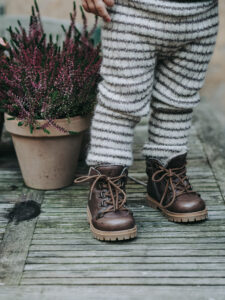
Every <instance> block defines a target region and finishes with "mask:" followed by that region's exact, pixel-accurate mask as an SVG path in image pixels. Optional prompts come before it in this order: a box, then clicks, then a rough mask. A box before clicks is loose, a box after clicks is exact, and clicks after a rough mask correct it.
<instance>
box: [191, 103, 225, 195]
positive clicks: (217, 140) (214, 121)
mask: <svg viewBox="0 0 225 300" xmlns="http://www.w3.org/2000/svg"><path fill="white" fill-rule="evenodd" d="M195 118H196V119H197V121H198V122H195V126H196V128H197V131H198V134H199V136H200V138H201V140H202V144H203V146H204V151H205V152H206V154H207V157H208V159H209V162H210V166H211V167H212V170H213V173H214V174H215V177H216V179H217V182H218V185H219V187H220V190H221V191H222V194H223V197H224V198H225V168H224V165H225V151H224V149H225V128H224V124H222V123H221V122H219V120H218V118H217V116H216V114H215V111H214V109H213V107H212V104H210V103H208V102H206V101H204V102H203V103H202V105H201V106H200V107H198V109H197V111H196V115H195Z"/></svg>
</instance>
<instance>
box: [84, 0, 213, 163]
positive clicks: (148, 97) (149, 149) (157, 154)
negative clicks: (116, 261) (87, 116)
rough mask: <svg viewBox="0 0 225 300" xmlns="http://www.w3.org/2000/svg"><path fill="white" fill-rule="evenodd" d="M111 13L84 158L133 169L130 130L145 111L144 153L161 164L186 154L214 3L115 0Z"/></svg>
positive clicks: (210, 48) (209, 51)
mask: <svg viewBox="0 0 225 300" xmlns="http://www.w3.org/2000/svg"><path fill="white" fill-rule="evenodd" d="M108 11H109V14H110V16H111V20H112V21H111V22H110V23H104V25H103V27H102V55H103V60H102V64H101V68H100V74H101V76H102V80H101V81H100V83H99V84H98V94H97V100H98V103H97V105H96V107H95V112H94V117H93V119H92V125H91V140H90V145H89V150H88V156H87V159H86V163H87V164H88V165H100V164H112V165H125V166H130V165H131V164H132V161H133V155H132V143H133V135H134V128H135V126H136V124H137V123H138V122H139V121H140V119H141V117H143V116H147V115H150V118H149V126H148V138H147V140H146V142H145V144H144V146H143V154H144V155H145V156H148V157H151V158H156V159H158V160H160V161H161V163H162V164H163V165H166V163H167V162H168V161H169V160H170V159H171V158H172V157H175V156H177V155H179V154H182V153H186V152H187V141H188V135H189V130H190V128H191V122H192V114H193V108H194V107H195V106H196V105H197V104H198V103H199V100H200V96H199V90H200V89H201V87H202V85H203V83H204V79H205V74H206V71H207V68H208V64H209V61H210V58H211V56H212V53H213V50H214V46H215V42H216V36H217V30H218V2H217V0H208V1H201V2H189V3H188V1H187V2H186V3H185V2H184V1H182V2H180V3H175V2H172V1H169V0H116V1H115V5H114V6H113V7H112V8H110V9H108ZM150 110H151V113H150Z"/></svg>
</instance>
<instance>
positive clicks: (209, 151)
mask: <svg viewBox="0 0 225 300" xmlns="http://www.w3.org/2000/svg"><path fill="white" fill-rule="evenodd" d="M211 111H212V110H211V108H210V106H209V105H208V104H207V103H205V104H204V105H203V104H202V105H201V108H199V109H198V112H197V114H196V117H195V126H194V127H193V130H192V134H191V137H190V142H189V145H190V151H189V156H188V175H189V177H190V179H191V182H192V185H193V187H194V188H195V190H197V191H198V192H200V193H201V195H202V197H203V199H205V200H206V202H207V205H208V209H209V219H208V220H207V221H206V222H202V223H198V224H175V223H172V222H169V221H167V220H166V219H165V218H164V217H162V215H161V214H160V213H159V212H157V211H155V210H153V209H151V208H149V207H148V206H146V203H145V188H144V187H143V186H141V185H139V184H136V183H134V182H131V181H129V182H128V186H127V192H128V204H129V206H130V207H131V208H132V210H133V212H134V215H135V218H136V222H137V225H138V238H137V239H135V240H132V241H128V242H116V243H107V242H100V241H97V240H95V239H94V238H93V237H92V235H91V233H90V231H89V226H88V224H87V222H86V209H85V207H86V199H87V194H88V188H87V185H79V186H78V185H76V186H75V185H74V186H71V187H68V188H65V189H62V190H58V191H46V192H42V191H35V190H30V189H28V188H26V187H25V186H24V185H23V181H22V178H21V174H20V171H19V169H18V165H17V162H16V158H15V155H14V153H13V152H12V151H9V150H10V149H11V148H10V146H7V145H6V144H5V145H1V150H0V151H1V152H0V155H1V156H0V214H1V215H0V239H1V253H0V255H1V265H0V270H1V272H0V277H1V278H0V284H1V285H2V286H1V288H0V298H1V299H4V300H8V299H17V300H19V299H30V298H31V296H32V299H39V298H40V296H41V297H42V299H43V300H45V299H51V298H53V297H54V299H55V300H56V299H62V298H64V299H79V300H81V299H88V298H91V299H141V298H142V299H167V300H168V299H178V298H181V299H184V300H185V299H190V298H192V299H198V300H199V299H210V298H211V299H224V291H225V290H224V285H225V206H224V196H225V164H224V162H225V154H224V145H225V138H224V130H223V128H221V125H220V124H219V123H217V122H216V121H215V118H214V117H213V115H212V113H211ZM197 116H198V117H197ZM145 132H146V125H145V124H140V125H139V126H138V127H137V129H136V135H135V144H134V154H135V161H134V164H133V166H132V167H131V168H130V175H132V176H134V177H135V178H137V179H141V180H143V181H145V180H146V175H145V162H144V159H143V157H142V156H141V155H140V149H141V146H142V144H143V140H144V139H145ZM86 170H87V168H84V166H83V164H82V165H81V166H80V168H79V169H78V173H80V172H82V173H83V172H85V171H86ZM26 199H29V200H31V199H33V200H35V201H37V202H38V203H40V204H41V209H42V212H41V214H40V215H39V217H37V218H36V219H33V220H30V221H28V222H27V221H26V222H21V223H20V224H18V225H15V224H13V223H8V222H7V220H6V219H5V218H4V214H5V211H6V209H7V208H10V207H12V206H13V205H14V204H15V202H18V201H21V200H26ZM202 286H204V287H202Z"/></svg>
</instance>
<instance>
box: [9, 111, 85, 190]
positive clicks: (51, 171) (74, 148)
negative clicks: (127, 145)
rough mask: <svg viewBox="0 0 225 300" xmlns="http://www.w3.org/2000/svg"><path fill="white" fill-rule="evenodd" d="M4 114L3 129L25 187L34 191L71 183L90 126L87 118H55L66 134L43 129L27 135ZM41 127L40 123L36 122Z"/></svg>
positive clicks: (26, 132) (41, 122) (54, 129)
mask: <svg viewBox="0 0 225 300" xmlns="http://www.w3.org/2000/svg"><path fill="white" fill-rule="evenodd" d="M8 118H10V116H9V115H7V114H5V127H6V129H7V130H8V131H9V132H10V133H11V135H12V140H13V143H14V147H15V150H16V154H17V158H18V161H19V165H20V168H21V172H22V175H23V178H24V181H25V184H26V185H27V186H29V187H31V188H34V189H40V190H50V189H59V188H62V187H65V186H68V185H70V184H72V183H73V180H74V175H75V171H76V167H77V161H78V157H79V153H80V147H81V142H82V138H83V132H84V131H85V130H86V129H87V128H88V127H89V125H90V118H89V117H87V118H83V117H79V116H78V117H74V118H71V119H70V123H68V121H67V119H58V120H56V123H57V124H58V125H60V126H62V127H63V128H65V129H67V130H68V131H75V132H77V134H75V135H70V134H69V133H64V132H61V131H59V130H57V129H56V128H54V127H50V128H48V130H49V131H50V134H46V133H45V132H43V130H34V131H33V133H32V134H31V133H30V130H29V128H28V127H25V126H18V120H8ZM39 122H40V124H43V123H44V122H45V121H44V120H39Z"/></svg>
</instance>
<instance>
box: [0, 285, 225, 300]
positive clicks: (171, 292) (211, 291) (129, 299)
mask: <svg viewBox="0 0 225 300" xmlns="http://www.w3.org/2000/svg"><path fill="white" fill-rule="evenodd" d="M0 293H1V296H2V298H3V299H4V300H12V299H16V300H30V299H31V298H32V300H40V298H41V299H42V300H50V299H54V300H61V299H66V300H74V299H75V298H76V296H75V295H79V300H87V299H92V300H105V299H106V287H105V286H99V285H98V286H93V285H92V286H72V285H71V286H66V287H65V286H62V285H60V286H56V285H54V286H49V285H45V286H42V287H40V286H20V287H10V288H9V287H2V288H1V292H0ZM107 295H109V298H108V299H110V300H118V299H120V300H137V299H143V300H156V299H157V300H165V299H166V300H174V299H182V300H189V299H192V300H209V299H216V300H224V287H220V286H216V287H215V286H214V287H206V286H204V288H202V287H198V286H185V288H184V287H172V286H168V285H167V286H162V285H160V286H150V287H149V286H144V285H141V286H130V285H129V286H127V285H125V286H120V287H118V286H110V285H108V286H107Z"/></svg>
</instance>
